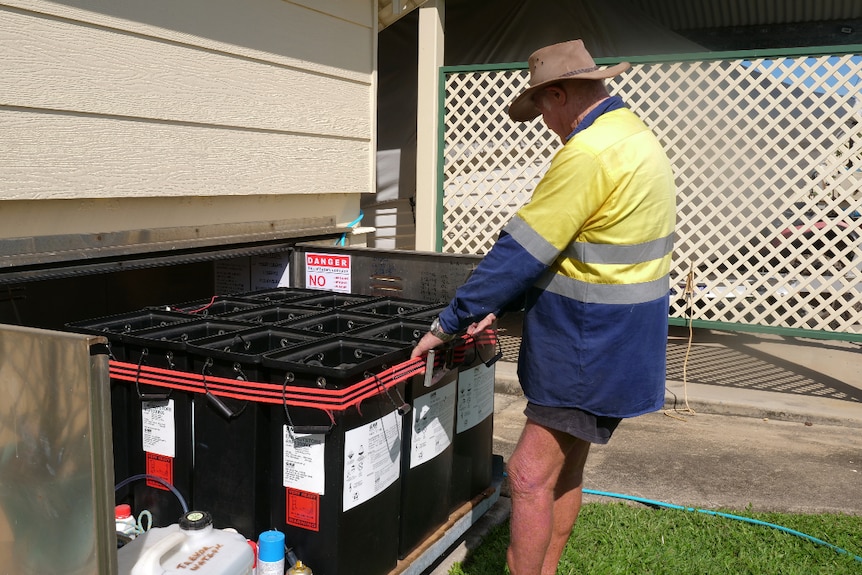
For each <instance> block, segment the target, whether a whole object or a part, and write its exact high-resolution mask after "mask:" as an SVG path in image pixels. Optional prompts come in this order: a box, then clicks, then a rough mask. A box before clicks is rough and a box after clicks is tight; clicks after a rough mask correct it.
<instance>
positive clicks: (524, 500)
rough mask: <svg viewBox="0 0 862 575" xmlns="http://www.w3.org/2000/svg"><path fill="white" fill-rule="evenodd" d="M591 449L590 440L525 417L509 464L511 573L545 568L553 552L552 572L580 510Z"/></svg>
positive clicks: (528, 573)
mask: <svg viewBox="0 0 862 575" xmlns="http://www.w3.org/2000/svg"><path fill="white" fill-rule="evenodd" d="M583 444H586V445H583ZM588 451H589V443H586V442H583V441H581V440H579V439H576V438H575V437H572V436H571V435H568V434H565V433H562V432H559V431H555V430H553V429H548V428H546V427H543V426H541V425H538V424H536V423H533V422H532V421H530V420H527V424H526V425H525V426H524V431H523V432H522V433H521V438H520V439H519V440H518V445H517V446H516V447H515V451H514V453H513V454H512V457H511V458H510V459H509V463H508V466H507V469H508V474H509V484H510V488H511V492H512V517H511V521H510V525H511V539H510V544H509V550H508V553H507V560H508V563H509V570H510V571H511V573H512V575H538V574H539V573H544V571H543V566H544V565H545V563H546V562H547V563H550V562H551V560H552V559H553V557H556V559H555V560H553V562H554V564H553V569H551V570H550V571H548V573H553V571H554V570H555V569H556V562H557V561H559V557H560V553H562V549H563V546H565V543H566V540H567V539H568V533H569V532H570V531H571V528H572V525H573V524H574V521H575V519H577V514H578V510H579V509H580V484H581V477H582V473H583V467H584V463H585V462H586V456H587V453H588ZM570 460H571V461H570ZM557 508H559V511H557ZM564 531H565V535H563V532H564ZM549 553H550V555H549ZM552 556H553V557H552ZM546 557H547V561H546ZM549 568H550V566H549Z"/></svg>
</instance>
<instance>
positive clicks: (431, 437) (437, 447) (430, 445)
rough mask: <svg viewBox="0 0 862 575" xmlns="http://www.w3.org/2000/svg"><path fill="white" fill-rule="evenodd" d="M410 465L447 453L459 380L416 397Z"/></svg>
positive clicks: (453, 422)
mask: <svg viewBox="0 0 862 575" xmlns="http://www.w3.org/2000/svg"><path fill="white" fill-rule="evenodd" d="M412 413H413V429H412V435H411V439H410V469H413V468H414V467H417V466H419V465H422V464H423V463H425V462H427V461H430V460H432V459H434V458H435V457H437V456H438V455H440V454H441V453H443V451H445V450H446V448H447V447H449V446H450V445H451V444H452V430H453V428H454V427H455V382H454V381H453V382H452V383H449V384H447V385H444V386H443V387H441V388H439V389H435V390H434V391H432V392H431V393H426V394H425V395H423V396H421V397H417V398H416V399H414V400H413V410H412Z"/></svg>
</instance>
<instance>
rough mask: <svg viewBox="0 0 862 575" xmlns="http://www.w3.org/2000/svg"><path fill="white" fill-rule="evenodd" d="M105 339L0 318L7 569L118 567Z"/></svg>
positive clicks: (1, 536)
mask: <svg viewBox="0 0 862 575" xmlns="http://www.w3.org/2000/svg"><path fill="white" fill-rule="evenodd" d="M106 343H107V340H106V338H104V337H102V336H94V335H80V334H74V333H65V332H56V331H48V330H41V329H35V328H27V327H19V326H8V325H0V357H2V358H3V361H2V362H0V394H2V396H3V397H5V398H7V400H6V401H4V402H2V405H0V484H3V486H4V487H3V489H2V490H0V525H8V526H9V527H8V529H10V532H9V533H3V531H4V528H2V527H0V565H3V566H4V571H6V572H9V573H56V572H58V571H62V572H64V573H70V574H71V573H75V574H89V573H93V574H96V573H98V574H103V573H105V574H109V575H113V574H114V573H116V572H117V554H116V545H117V540H116V533H115V525H114V512H113V511H114V509H113V508H114V489H113V484H114V473H113V467H114V462H113V452H112V445H111V412H110V396H109V376H108V356H107V355H106V353H107V346H106V345H105V344H106ZM102 351H104V352H105V353H101V352H102ZM10 538H11V542H9V541H10Z"/></svg>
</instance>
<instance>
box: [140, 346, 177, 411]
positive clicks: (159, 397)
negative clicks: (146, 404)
mask: <svg viewBox="0 0 862 575" xmlns="http://www.w3.org/2000/svg"><path fill="white" fill-rule="evenodd" d="M149 354H150V350H148V349H147V348H144V349H142V350H141V357H140V359H139V360H138V371H137V372H135V391H137V392H138V399H139V400H141V401H167V400H168V399H170V398H171V390H170V389H169V390H168V392H167V393H141V381H140V379H141V366H142V365H143V364H144V358H145V357H147V356H148V355H149Z"/></svg>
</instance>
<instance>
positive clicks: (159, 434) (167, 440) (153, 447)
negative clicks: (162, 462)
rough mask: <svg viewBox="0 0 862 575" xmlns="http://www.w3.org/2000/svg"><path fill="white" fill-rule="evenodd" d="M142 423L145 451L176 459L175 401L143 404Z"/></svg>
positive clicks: (146, 402) (145, 402)
mask: <svg viewBox="0 0 862 575" xmlns="http://www.w3.org/2000/svg"><path fill="white" fill-rule="evenodd" d="M141 421H142V424H143V433H142V438H143V445H142V448H143V450H144V451H146V452H147V453H155V454H158V455H164V456H165V457H171V458H173V457H176V456H177V453H176V423H175V420H174V400H173V399H169V400H167V401H144V402H142V403H141Z"/></svg>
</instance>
